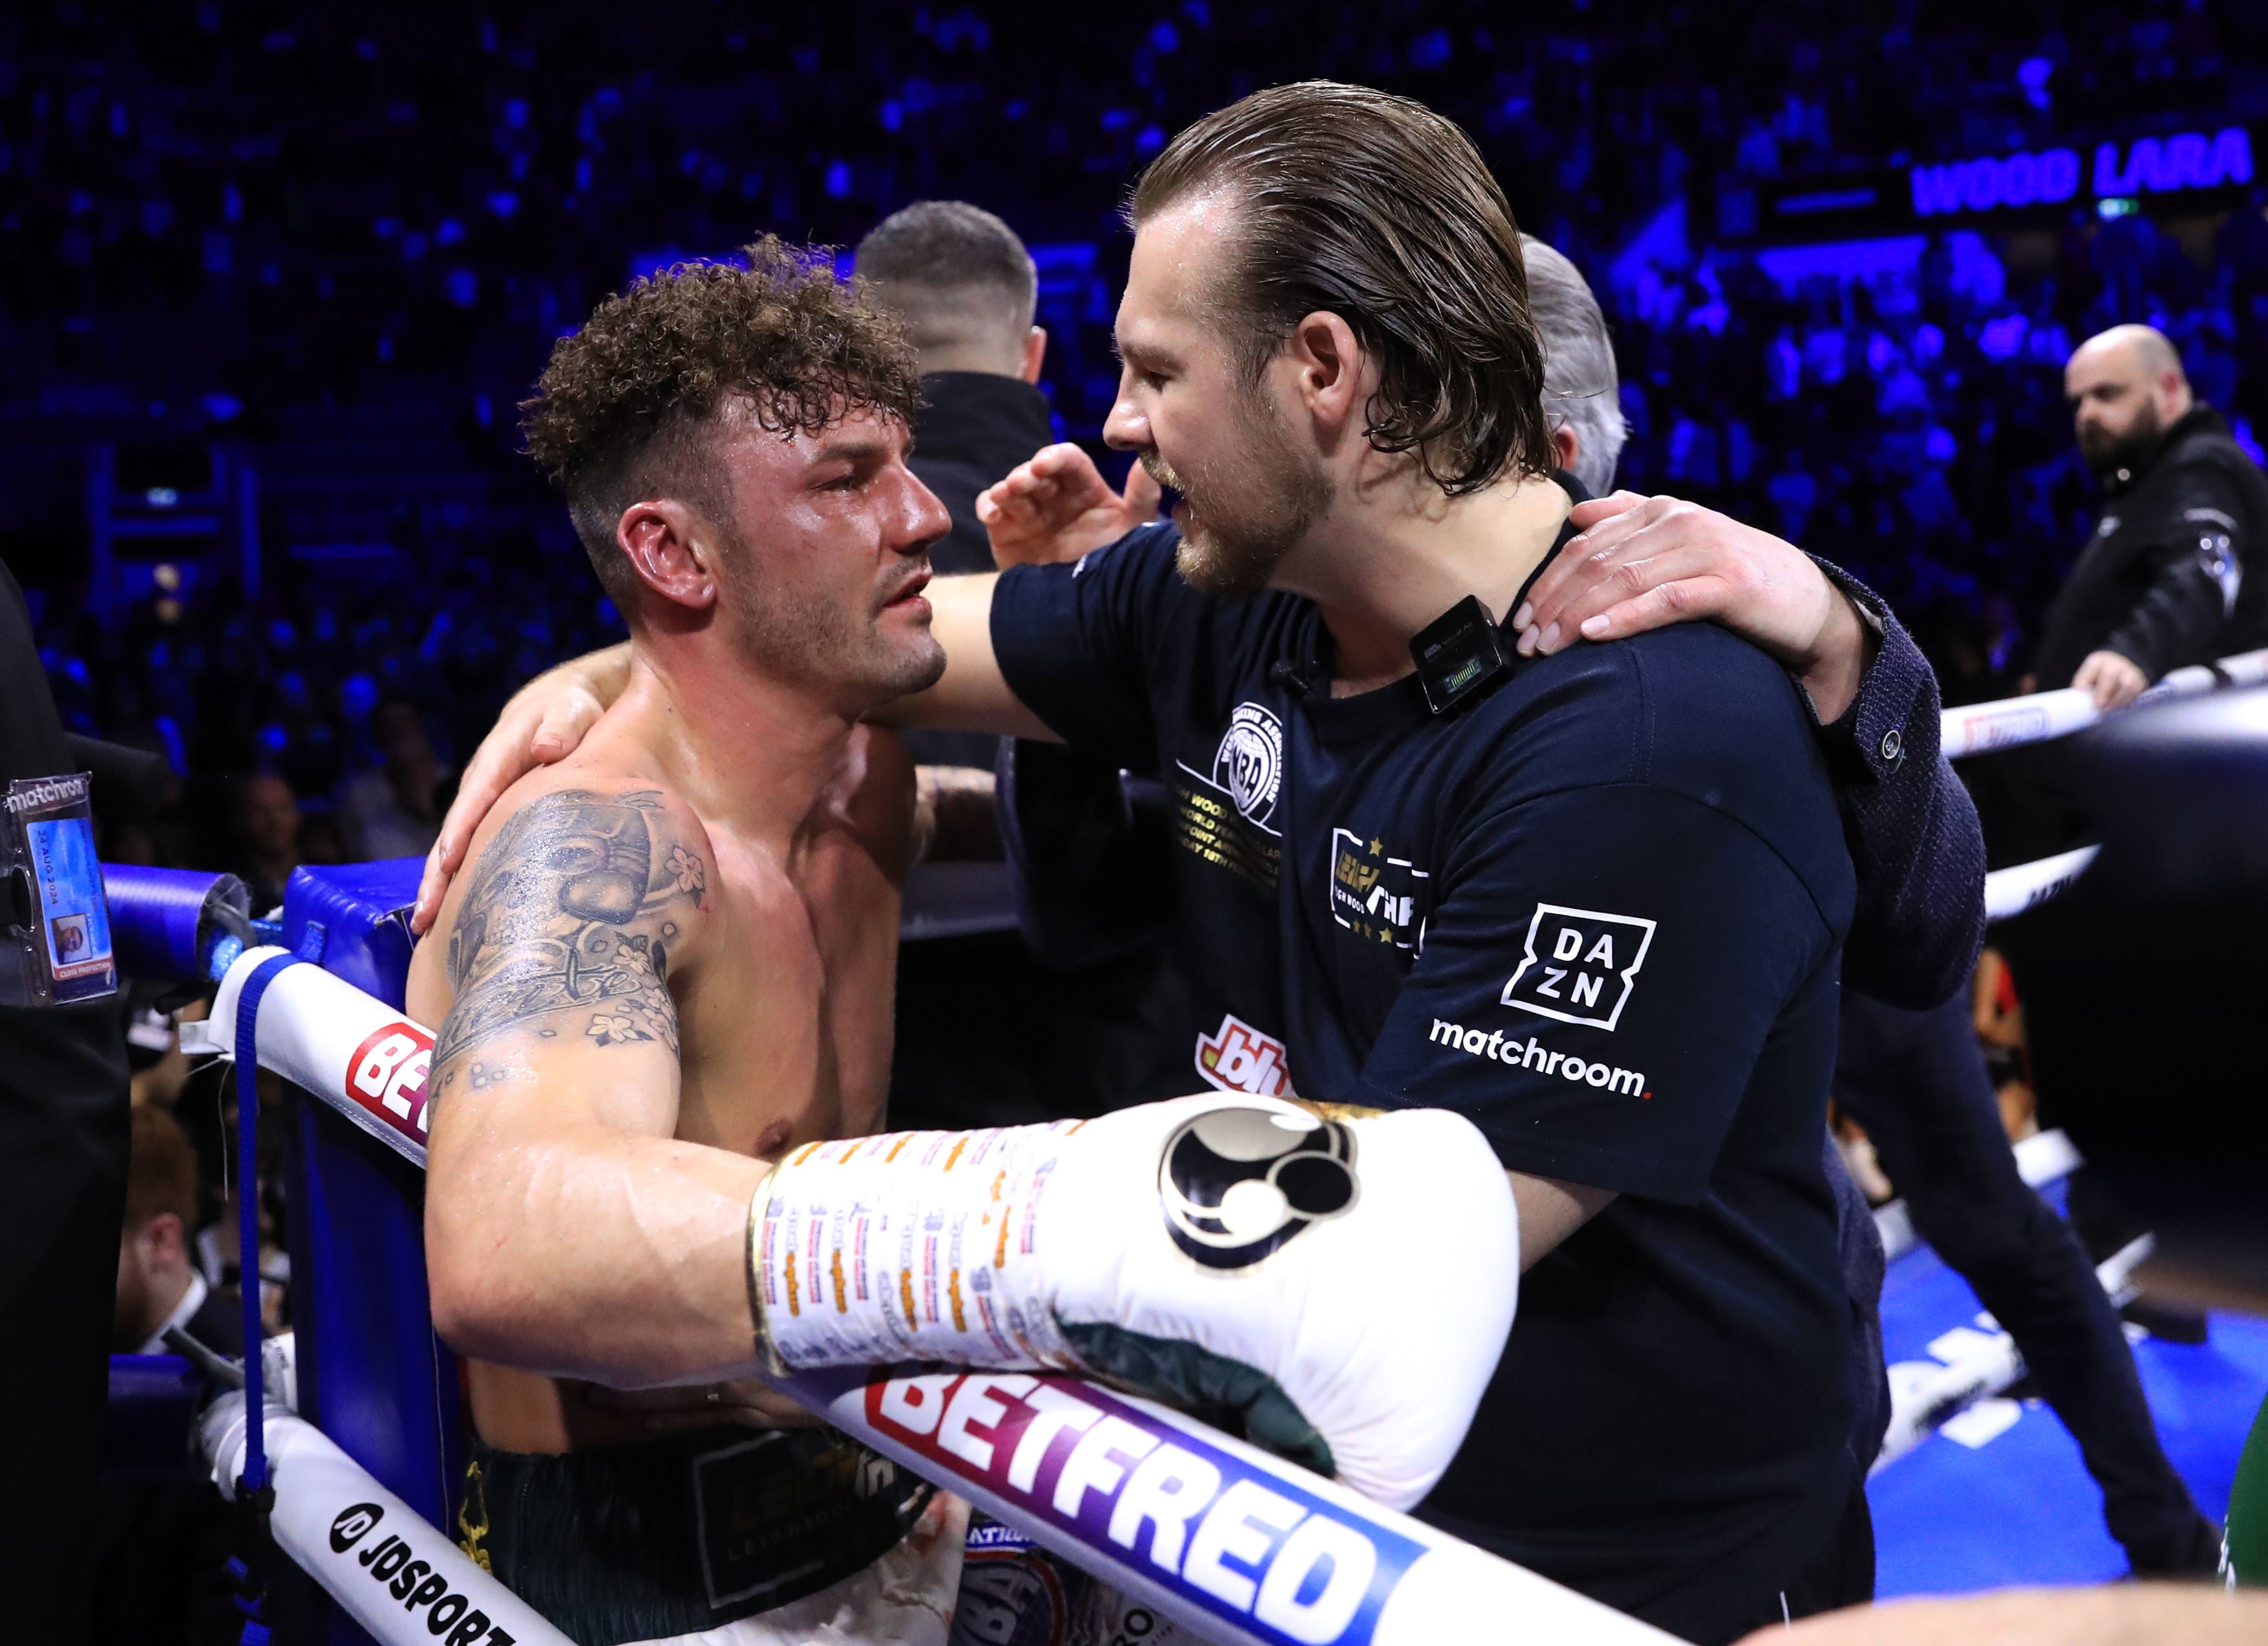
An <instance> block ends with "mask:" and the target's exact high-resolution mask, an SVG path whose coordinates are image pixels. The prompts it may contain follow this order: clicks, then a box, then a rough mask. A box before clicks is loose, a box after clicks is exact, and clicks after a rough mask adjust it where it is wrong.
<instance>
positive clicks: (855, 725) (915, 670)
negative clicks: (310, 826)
mask: <svg viewBox="0 0 2268 1646" xmlns="http://www.w3.org/2000/svg"><path fill="white" fill-rule="evenodd" d="M710 438H711V440H712V442H713V444H712V446H711V453H712V455H713V458H714V461H716V463H717V464H718V471H719V472H720V473H721V474H722V476H724V478H725V480H726V481H727V482H728V483H729V497H728V498H727V499H726V501H727V504H728V506H729V508H730V516H729V520H730V521H731V523H729V524H720V523H719V522H718V520H714V519H712V518H711V516H710V515H709V514H707V513H704V512H703V509H702V508H698V507H696V506H692V505H689V504H687V503H685V502H683V501H681V500H680V499H677V498H671V497H669V496H667V495H666V494H664V495H661V496H657V497H651V498H642V499H639V500H637V501H634V502H632V503H630V505H629V506H628V507H627V508H626V509H624V511H623V512H622V515H621V518H620V520H619V521H618V523H617V525H616V528H615V539H616V546H617V547H618V548H619V549H620V550H621V551H622V555H623V556H624V557H625V558H626V559H627V560H628V561H629V563H630V569H631V570H632V571H633V572H635V574H636V576H637V586H636V587H635V588H634V589H632V590H630V591H628V595H629V598H630V606H629V607H627V608H626V609H625V614H624V615H625V616H626V617H627V618H629V620H630V631H631V635H632V641H631V644H630V647H629V648H628V652H627V654H626V655H625V656H624V657H623V659H622V668H621V673H620V675H618V677H617V678H618V682H619V684H618V686H617V689H616V690H615V692H614V693H613V694H612V698H613V700H612V704H611V706H610V707H609V708H608V709H607V711H606V712H605V713H604V714H603V715H601V716H600V718H599V719H598V720H597V722H596V723H595V724H594V725H593V726H592V727H590V730H589V734H588V735H587V736H585V737H584V738H583V740H582V742H581V745H580V747H578V749H575V750H574V752H573V754H572V755H571V757H568V758H565V759H563V760H560V761H558V762H557V763H556V764H551V765H549V766H546V767H543V768H541V769H540V770H534V771H527V772H525V773H523V774H515V775H516V777H517V780H516V781H512V782H511V783H510V784H509V786H506V787H504V792H503V793H502V794H501V796H500V798H499V800H498V803H497V806H496V808H495V809H494V810H493V811H492V812H490V814H489V816H487V817H485V818H484V819H482V820H481V822H480V824H479V827H478V829H477V830H475V832H474V833H473V835H472V838H471V839H470V841H469V847H470V850H469V852H468V856H467V863H468V873H466V874H465V875H462V876H460V879H459V882H457V883H456V884H454V885H453V886H452V887H451V888H450V890H449V894H448V896H447V897H446V899H444V900H441V901H440V902H439V903H438V906H437V907H435V908H434V909H433V910H432V911H431V912H433V913H435V914H437V915H438V919H436V920H435V921H434V922H433V923H432V925H431V927H430V928H429V929H428V934H427V937H426V941H424V942H423V944H422V945H421V946H420V947H419V948H418V950H417V953H416V957H415V958H414V959H413V961H412V963H411V966H410V973H409V1000H408V1004H409V1009H410V1010H411V1011H412V1012H414V1013H415V1014H416V1015H418V1016H419V1017H420V1018H421V1019H422V1020H423V1021H424V1022H430V1023H433V1024H435V1025H437V1026H438V1031H439V1040H438V1044H437V1045H436V1047H435V1059H434V1065H433V1084H432V1090H433V1093H434V1097H433V1105H432V1112H433V1119H432V1136H431V1148H430V1152H429V1156H428V1169H427V1179H426V1200H425V1232H426V1273H427V1278H428V1281H429V1282H430V1285H431V1293H432V1301H433V1318H434V1323H435V1325H436V1326H437V1327H438V1329H439V1331H440V1332H441V1335H442V1336H443V1338H444V1339H446V1340H447V1341H448V1342H449V1343H450V1344H451V1345H452V1346H453V1347H455V1348H457V1349H458V1350H459V1352H460V1353H461V1354H464V1355H466V1356H467V1357H468V1362H470V1365H471V1370H470V1382H471V1392H472V1406H473V1417H474V1421H475V1425H476V1426H477V1427H478V1429H479V1432H480V1433H481V1435H482V1437H483V1438H484V1439H486V1440H487V1441H488V1442H489V1443H490V1444H492V1445H495V1446H497V1447H501V1448H503V1449H504V1450H514V1451H557V1450H564V1449H568V1448H572V1447H578V1446H582V1445H587V1444H599V1443H608V1442H615V1441H626V1440H635V1439H638V1438H641V1437H643V1436H646V1435H649V1434H652V1433H654V1432H656V1431H657V1430H659V1429H663V1428H686V1427H693V1426H697V1425H701V1424H705V1423H711V1422H715V1421H719V1420H731V1421H742V1422H748V1423H758V1424H762V1423H768V1422H772V1421H801V1420H800V1418H799V1415H798V1414H797V1413H795V1410H794V1408H793V1407H792V1406H790V1405H789V1404H788V1403H787V1402H786V1401H784V1399H779V1398H778V1397H776V1396H772V1395H771V1394H770V1392H769V1391H767V1390H765V1389H764V1388H763V1386H762V1384H757V1383H756V1382H755V1381H754V1379H753V1374H754V1372H755V1369H756V1360H757V1349H756V1342H755V1321H754V1319H753V1318H752V1315H751V1310H750V1304H749V1299H748V1292H747V1259H746V1253H745V1247H744V1241H745V1237H746V1233H747V1208H748V1202H749V1199H750V1197H751V1196H752V1195H753V1194H754V1193H755V1190H756V1188H757V1186H758V1185H760V1184H761V1183H762V1180H763V1178H764V1176H765V1174H766V1173H767V1172H768V1171H769V1170H770V1161H772V1160H773V1159H776V1158H777V1156H778V1155H779V1154H780V1153H781V1152H783V1151H784V1150H785V1149H788V1148H794V1147H796V1146H798V1145H800V1144H803V1143H806V1142H810V1141H814V1140H820V1139H825V1138H835V1137H842V1136H845V1135H851V1134H854V1133H865V1132H870V1131H873V1130H875V1129H877V1128H878V1127H879V1126H880V1125H881V1122H882V1111H883V1102H884V1096H885V1094H886V1092H887V1086H888V1074H889V1062H890V1039H891V1023H892V1007H893V1000H892V985H893V980H894V977H895V967H896V959H897V929H898V905H899V897H900V891H901V889H902V885H903V883H904V877H905V872H906V868H907V865H908V862H909V858H910V855H911V838H912V825H913V808H914V784H913V771H912V766H911V764H910V762H909V760H908V758H907V757H906V753H905V749H904V747H903V745H902V743H900V742H898V740H897V739H896V738H895V736H894V735H893V734H890V733H888V732H886V731H882V730H880V729H878V728H874V727H865V726H862V725H861V724H859V721H860V720H861V717H862V716H864V715H865V714H866V713H867V712H869V711H871V710H872V709H873V708H874V707H876V706H877V705H880V704H882V703H886V702H887V701H889V700H890V699H891V698H895V697H896V696H899V695H901V694H902V693H903V692H905V691H907V690H911V689H913V688H915V687H917V686H919V685H921V684H924V683H927V682H929V681H932V680H934V679H935V678H936V676H937V673H938V671H939V669H940V668H942V667H943V664H944V660H943V658H942V656H941V655H940V654H939V652H938V650H937V646H936V642H935V640H934V639H933V638H932V636H931V634H930V632H929V625H930V606H929V602H927V601H926V600H924V599H923V598H922V594H921V591H922V589H923V587H924V586H925V585H926V584H927V582H928V580H929V570H928V563H927V557H926V556H927V545H928V544H929V543H932V542H934V541H935V540H936V539H937V538H938V537H939V536H941V535H943V534H944V531H945V529H946V525H947V523H948V522H947V517H946V513H945V509H944V506H942V505H940V504H939V502H938V500H937V499H936V498H934V497H933V496H932V495H931V494H930V492H929V491H928V490H927V489H926V488H924V486H923V485H922V484H921V483H920V481H919V480H917V478H916V477H915V476H914V475H913V473H912V471H911V470H910V469H907V468H906V466H905V461H904V459H905V453H906V449H907V445H908V440H909V436H908V434H907V431H906V429H905V426H904V424H902V422H901V421H899V420H898V419H896V418H895V417H887V416H884V415H882V414H880V413H877V412H872V411H866V410H853V411H851V412H850V413H848V414H846V415H845V416H843V417H841V418H840V419H838V420H837V421H836V422H833V423H830V424H827V425H826V426H825V427H823V428H822V429H821V430H818V431H815V432H805V431H802V430H800V429H790V430H786V431H780V430H771V429H767V428H765V427H763V426H762V424H760V423H758V422H756V421H755V420H752V419H747V418H725V419H721V420H720V421H719V422H718V424H715V425H713V427H712V430H711V435H710ZM625 1391H637V1392H625Z"/></svg>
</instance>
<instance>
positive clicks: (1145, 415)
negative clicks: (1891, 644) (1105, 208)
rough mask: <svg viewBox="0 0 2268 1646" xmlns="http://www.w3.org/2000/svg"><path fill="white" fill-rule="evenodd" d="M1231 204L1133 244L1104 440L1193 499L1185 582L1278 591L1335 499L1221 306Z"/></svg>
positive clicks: (1153, 223)
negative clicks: (1273, 586) (1235, 340)
mask: <svg viewBox="0 0 2268 1646" xmlns="http://www.w3.org/2000/svg"><path fill="white" fill-rule="evenodd" d="M1225 218H1226V204H1225V203H1223V202H1220V201H1219V200H1217V199H1212V200H1207V199H1200V200H1197V201H1195V202H1192V203H1188V204H1182V205H1175V206H1174V207H1172V208H1170V209H1169V210H1166V211H1163V212H1160V214H1159V215H1158V216H1157V217H1156V218H1153V219H1152V220H1150V221H1148V222H1145V224H1144V225H1142V227H1141V230H1140V231H1139V232H1138V233H1137V234H1136V236H1135V239H1134V256H1133V261H1132V263H1131V265H1130V268H1129V269H1128V271H1127V279H1126V296H1125V298H1124V299H1123V301H1122V302H1121V303H1120V305H1119V308H1118V347H1119V352H1120V353H1121V354H1122V355H1123V357H1124V360H1125V365H1124V369H1123V373H1122V374H1121V377H1120V380H1119V388H1118V402H1117V403H1116V405H1115V406H1114V407H1113V408H1112V409H1111V413H1110V418H1109V421H1108V423H1107V424H1105V425H1104V428H1103V435H1104V438H1105V439H1108V441H1109V442H1110V443H1111V444H1112V445H1113V446H1116V447H1121V448H1122V449H1125V448H1130V449H1131V450H1133V451H1134V452H1135V453H1137V454H1138V456H1139V458H1140V461H1141V463H1142V466H1143V468H1145V469H1147V470H1148V471H1149V473H1150V477H1151V478H1152V479H1153V480H1155V481H1157V482H1158V483H1160V485H1166V486H1171V487H1172V488H1174V490H1175V491H1179V492H1180V493H1181V494H1182V498H1181V501H1180V503H1178V504H1177V505H1176V506H1175V509H1174V519H1175V522H1176V523H1178V524H1179V525H1180V527H1181V528H1182V547H1181V551H1180V554H1179V556H1178V558H1177V564H1178V565H1179V566H1180V569H1181V572H1182V576H1183V577H1184V578H1186V579H1189V582H1191V583H1192V584H1195V585H1196V586H1197V587H1199V588H1203V589H1208V590H1211V592H1213V593H1215V594H1249V593H1252V592H1254V591H1256V590H1258V589H1262V588H1265V587H1268V586H1269V584H1270V581H1271V579H1273V578H1274V576H1275V574H1276V572H1277V568H1278V566H1279V565H1281V564H1282V562H1283V560H1284V558H1285V556H1286V555H1288V554H1290V553H1291V552H1292V551H1293V550H1296V549H1297V548H1298V547H1299V545H1300V542H1301V541H1302V540H1303V539H1304V538H1306V536H1307V534H1308V533H1309V531H1311V530H1312V529H1313V528H1314V525H1315V522H1316V521H1317V520H1321V519H1322V517H1323V515H1324V514H1325V513H1328V512H1329V508H1330V506H1331V502H1332V498H1333V491H1332V483H1331V481H1330V478H1329V475H1328V474H1327V473H1326V472H1325V471H1324V469H1323V467H1322V462H1321V461H1320V459H1319V458H1318V456H1317V455H1316V454H1315V453H1314V451H1313V450H1312V449H1310V448H1308V447H1305V446H1304V445H1303V444H1302V442H1301V440H1300V432H1299V430H1298V428H1297V426H1296V424H1294V422H1293V420H1292V417H1291V416H1290V415H1288V413H1287V411H1286V410H1285V407H1284V406H1283V404H1282V403H1281V402H1280V401H1279V399H1278V395H1277V394H1276V392H1275V390H1274V387H1273V385H1272V384H1271V381H1270V373H1266V372H1263V374H1262V376H1261V380H1259V381H1258V382H1257V383H1255V382H1253V381H1251V380H1250V379H1249V378H1248V376H1247V374H1246V373H1245V371H1244V369H1243V366H1242V365H1241V362H1240V361H1239V359H1238V358H1237V356H1236V353H1235V351H1234V350H1233V348H1232V346H1231V343H1230V339H1229V337H1228V336H1227V333H1226V328H1225V327H1224V325H1223V323H1222V321H1221V319H1220V317H1219V314H1218V312H1217V310H1216V307H1215V306H1214V292H1215V287H1214V284H1213V283H1212V280H1211V274H1212V271H1214V270H1217V269H1219V268H1220V267H1221V266H1222V264H1223V261H1224V259H1225V257H1226V250H1227V248H1226V246H1225V245H1224V244H1223V240H1222V236H1223V234H1224V233H1225V232H1226V222H1225Z"/></svg>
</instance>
